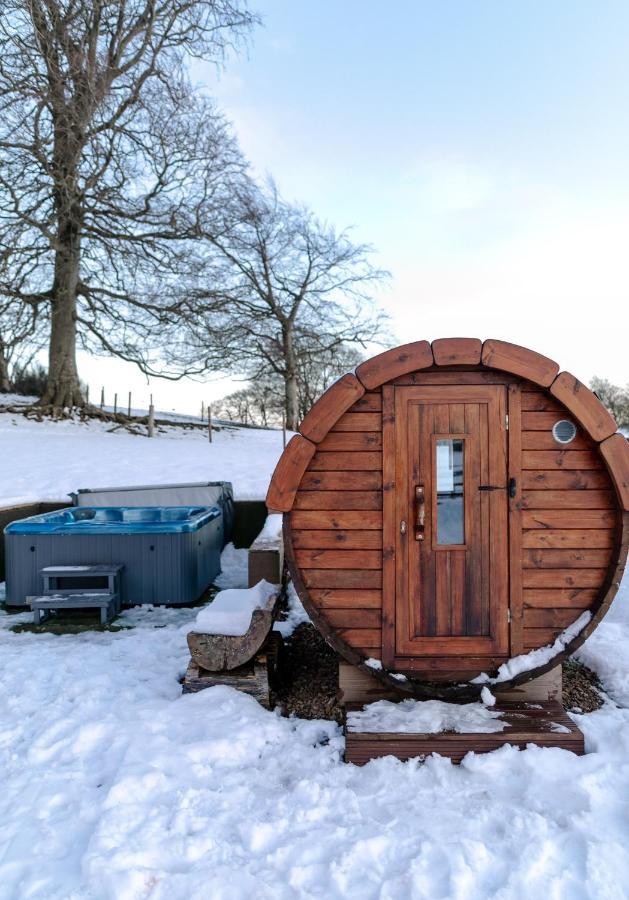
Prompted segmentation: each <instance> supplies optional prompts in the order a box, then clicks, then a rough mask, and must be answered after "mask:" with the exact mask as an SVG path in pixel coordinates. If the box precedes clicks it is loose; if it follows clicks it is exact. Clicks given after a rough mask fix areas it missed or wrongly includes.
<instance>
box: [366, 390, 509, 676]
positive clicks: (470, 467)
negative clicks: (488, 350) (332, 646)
mask: <svg viewBox="0 0 629 900" xmlns="http://www.w3.org/2000/svg"><path fill="white" fill-rule="evenodd" d="M506 400H507V397H506V388H505V387H504V386H503V385H469V384H468V385H464V384H456V383H454V384H451V385H439V386H435V385H432V386H422V387H420V386H393V385H392V386H386V387H385V388H384V389H383V405H384V407H385V409H387V408H391V409H394V411H395V414H394V428H393V429H391V430H390V431H389V433H388V435H387V441H386V442H385V443H384V444H383V455H384V457H385V458H386V457H390V458H391V459H393V460H394V461H395V477H394V483H395V485H396V490H395V491H394V492H389V493H388V494H385V499H384V515H383V519H384V530H385V534H384V544H385V545H386V544H395V547H396V553H395V555H396V559H397V561H398V564H397V576H396V590H395V607H394V619H395V630H391V631H390V632H388V634H389V636H390V640H389V641H388V643H387V644H385V646H384V647H383V662H384V663H385V665H387V666H389V667H393V668H397V667H399V668H406V669H408V668H411V669H412V668H413V665H414V659H415V658H416V657H430V656H437V657H447V656H468V657H469V656H492V655H497V656H506V655H508V652H509V629H508V616H509V596H508V544H507V512H508V510H507V496H508V490H509V485H508V479H507V471H508V467H507V440H506V437H507V433H506V423H507V420H506ZM387 531H388V532H393V533H387Z"/></svg>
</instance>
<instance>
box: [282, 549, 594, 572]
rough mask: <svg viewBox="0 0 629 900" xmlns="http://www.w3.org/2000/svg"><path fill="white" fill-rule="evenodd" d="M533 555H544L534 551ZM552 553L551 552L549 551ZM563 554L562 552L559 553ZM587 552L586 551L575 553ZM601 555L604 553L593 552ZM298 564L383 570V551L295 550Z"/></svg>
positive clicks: (313, 567) (307, 566) (308, 566)
mask: <svg viewBox="0 0 629 900" xmlns="http://www.w3.org/2000/svg"><path fill="white" fill-rule="evenodd" d="M531 552H532V553H538V552H539V553H543V552H544V551H543V550H539V551H536V550H533V551H531ZM547 552H550V551H547ZM557 552H561V551H557ZM573 552H576V553H578V552H585V551H573ZM592 552H593V553H596V552H598V553H601V552H603V553H604V552H605V551H604V550H603V551H600V550H599V551H592ZM295 559H296V561H297V564H298V565H299V566H301V568H303V569H381V568H382V551H381V550H310V549H309V550H298V549H295Z"/></svg>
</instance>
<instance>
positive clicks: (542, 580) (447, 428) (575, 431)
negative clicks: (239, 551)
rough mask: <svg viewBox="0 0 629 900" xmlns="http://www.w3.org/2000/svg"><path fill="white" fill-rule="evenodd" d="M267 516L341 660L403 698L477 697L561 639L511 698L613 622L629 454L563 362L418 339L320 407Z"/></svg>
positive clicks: (466, 342)
mask: <svg viewBox="0 0 629 900" xmlns="http://www.w3.org/2000/svg"><path fill="white" fill-rule="evenodd" d="M267 506H268V507H269V509H270V510H273V511H276V512H282V513H283V514H284V538H285V546H286V556H287V560H288V566H289V570H290V574H291V577H292V579H293V582H294V585H295V587H296V590H297V592H298V594H299V596H300V598H301V600H302V602H303V604H304V606H305V608H306V610H307V611H308V613H309V615H310V617H311V619H312V621H313V622H314V623H315V625H316V626H317V627H318V628H319V629H320V630H321V632H322V633H323V635H324V636H325V638H326V639H327V641H328V642H329V643H330V644H331V645H332V646H333V647H334V648H335V649H336V650H337V651H338V652H339V654H341V656H343V657H344V658H345V659H346V660H347V661H348V662H350V663H352V664H354V665H357V666H361V667H363V668H365V671H367V672H369V674H371V675H373V676H376V677H377V678H379V679H380V680H381V681H383V682H384V683H386V684H387V685H388V686H389V687H392V688H395V689H396V690H398V691H400V692H401V693H406V694H411V695H414V696H429V695H430V696H442V697H446V698H448V697H451V698H456V697H466V696H473V695H474V694H475V693H477V692H478V691H479V690H480V687H481V685H480V684H478V683H476V684H474V683H472V682H473V680H474V679H475V678H476V677H477V676H479V675H480V674H481V673H487V675H488V676H490V677H495V675H496V673H497V671H498V669H499V667H500V666H501V664H503V663H505V662H507V661H508V660H510V659H511V658H513V657H521V656H523V655H526V654H529V652H530V651H532V650H535V649H538V648H542V647H553V645H554V644H555V642H556V639H557V638H558V637H559V636H561V640H560V641H559V642H557V643H556V646H555V647H554V649H553V650H552V652H550V651H549V652H545V653H544V654H537V655H536V657H535V658H533V659H529V660H527V661H526V663H525V665H524V667H522V666H521V665H520V666H515V667H509V668H510V670H511V671H513V669H514V668H515V669H516V670H517V669H518V668H524V671H519V673H518V674H517V675H515V677H510V678H505V679H504V680H503V681H502V684H501V686H504V687H510V686H515V685H516V684H519V683H522V682H524V681H527V680H528V679H530V678H533V677H536V676H538V675H541V674H543V672H545V671H547V670H549V669H551V668H552V667H553V666H555V665H557V664H558V663H559V662H560V661H561V660H562V659H563V658H564V657H566V656H567V655H569V654H571V653H572V652H573V651H574V650H575V649H576V648H577V647H578V646H580V644H582V643H583V641H584V640H585V638H586V637H587V636H588V635H589V634H590V633H591V632H592V630H593V629H594V628H595V627H596V625H597V624H598V622H600V620H601V618H602V617H603V615H604V614H605V612H606V611H607V609H608V607H609V605H610V603H611V601H612V599H613V597H614V595H615V593H616V591H617V589H618V586H619V583H620V579H621V576H622V572H623V569H624V565H625V561H626V556H627V543H628V534H629V519H628V514H627V512H626V511H627V510H628V509H629V450H628V445H627V441H626V439H625V437H624V436H623V435H622V434H620V433H617V431H616V423H615V421H614V419H613V418H612V416H611V415H610V414H609V412H608V411H607V410H606V409H605V407H604V406H603V405H602V403H601V402H600V401H599V400H598V398H597V397H596V396H595V395H594V394H593V393H592V392H591V391H590V390H589V389H588V388H587V387H586V386H585V385H584V384H582V383H581V382H580V381H578V380H577V379H576V378H575V377H574V376H573V375H571V374H570V373H569V372H560V371H559V366H558V365H557V363H555V362H553V360H551V359H548V358H547V357H545V356H542V355H541V354H539V353H535V352H533V351H532V350H527V349H525V348H524V347H520V346H517V345H515V344H511V343H507V342H505V341H500V340H486V341H484V342H481V341H480V340H476V339H473V338H445V339H441V340H435V341H433V342H432V344H430V343H429V342H428V341H417V342H414V343H410V344H406V345H404V346H402V347H397V348H395V349H393V350H387V351H385V352H383V353H381V354H379V355H378V356H375V357H374V358H372V359H369V360H367V361H365V362H363V363H362V364H361V365H359V366H358V368H357V369H356V371H355V373H351V374H347V375H344V376H343V377H342V378H340V379H339V380H338V381H336V382H335V383H334V384H333V385H332V386H331V387H330V388H329V389H328V390H327V391H326V392H325V393H324V394H323V395H322V396H321V397H320V398H319V399H318V400H317V402H316V403H315V404H314V405H313V407H312V409H311V410H310V411H309V412H308V414H307V415H306V417H305V418H304V420H303V422H302V423H301V425H300V428H299V434H297V435H295V436H294V437H293V438H292V439H291V441H290V442H289V444H288V446H287V447H286V450H285V451H284V453H283V455H282V457H281V458H280V460H279V462H278V464H277V467H276V469H275V472H274V474H273V478H272V481H271V484H270V487H269V492H268V495H267ZM584 614H586V615H584ZM539 656H541V657H542V658H541V659H538V658H537V657H539ZM533 663H535V664H534V665H533ZM503 672H504V670H503Z"/></svg>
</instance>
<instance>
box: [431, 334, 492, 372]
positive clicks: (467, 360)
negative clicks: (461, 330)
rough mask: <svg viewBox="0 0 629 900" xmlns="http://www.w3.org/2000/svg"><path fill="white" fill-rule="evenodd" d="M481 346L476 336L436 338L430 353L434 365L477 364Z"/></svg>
mask: <svg viewBox="0 0 629 900" xmlns="http://www.w3.org/2000/svg"><path fill="white" fill-rule="evenodd" d="M482 348H483V344H482V341H480V340H478V338H437V340H435V341H433V342H432V355H433V357H434V360H435V365H436V366H477V365H479V363H480V356H481V351H482Z"/></svg>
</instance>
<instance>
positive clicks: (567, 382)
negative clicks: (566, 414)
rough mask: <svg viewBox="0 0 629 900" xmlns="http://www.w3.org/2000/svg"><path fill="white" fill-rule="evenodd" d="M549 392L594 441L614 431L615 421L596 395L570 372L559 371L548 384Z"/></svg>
mask: <svg viewBox="0 0 629 900" xmlns="http://www.w3.org/2000/svg"><path fill="white" fill-rule="evenodd" d="M550 393H551V394H552V395H553V397H556V398H557V400H560V401H561V402H562V403H563V405H564V406H566V407H567V408H568V409H569V410H570V412H571V413H572V415H573V416H574V417H575V419H576V420H577V422H578V423H579V425H581V427H582V428H584V429H585V431H587V433H588V434H589V435H590V437H591V438H593V439H594V440H595V441H604V440H605V438H608V437H610V435H612V434H613V433H614V432H615V431H616V428H617V426H616V422H615V421H614V418H613V416H612V415H611V413H609V412H608V411H607V410H606V409H605V407H604V406H603V404H602V403H601V401H600V400H599V399H598V397H597V396H596V395H595V394H593V393H592V391H591V390H590V389H589V388H588V387H586V386H585V385H584V384H582V383H581V382H580V381H579V379H578V378H575V377H574V375H571V374H570V372H561V373H560V374H559V375H558V376H557V377H556V378H555V380H554V381H553V383H552V384H551V386H550Z"/></svg>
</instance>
